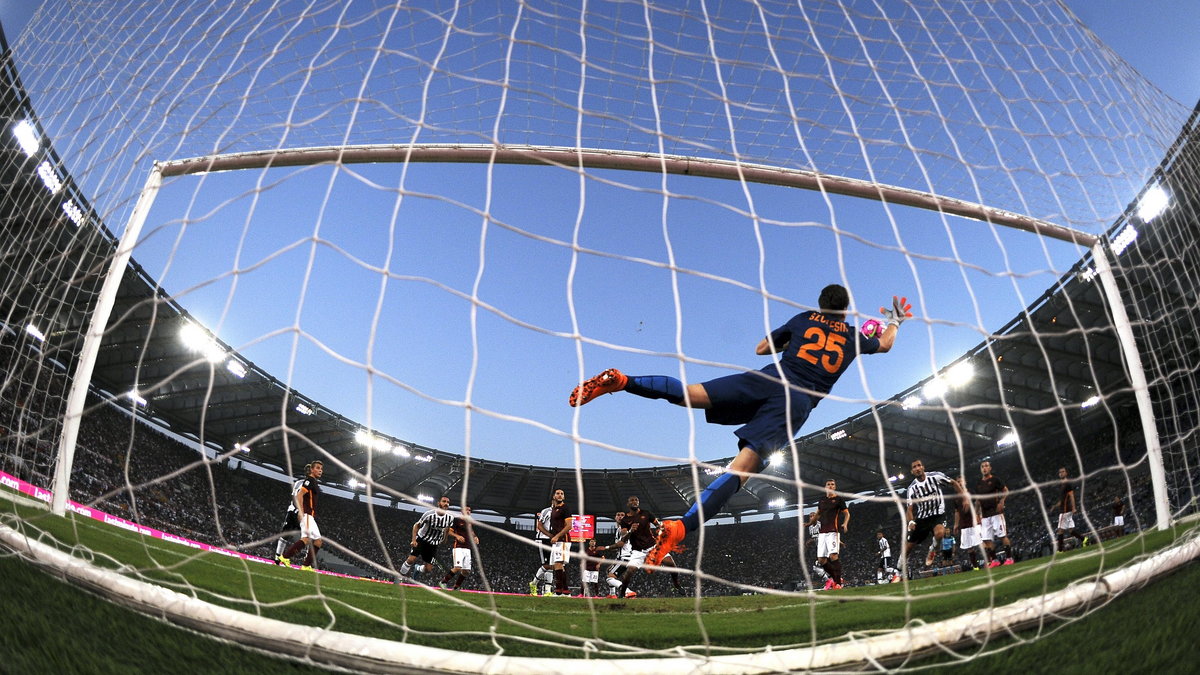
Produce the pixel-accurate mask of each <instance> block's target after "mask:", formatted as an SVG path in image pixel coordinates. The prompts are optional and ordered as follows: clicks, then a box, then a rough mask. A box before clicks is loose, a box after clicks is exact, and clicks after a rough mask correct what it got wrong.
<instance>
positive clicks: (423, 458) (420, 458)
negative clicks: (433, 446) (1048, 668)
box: [416, 455, 433, 462]
mask: <svg viewBox="0 0 1200 675" xmlns="http://www.w3.org/2000/svg"><path fill="white" fill-rule="evenodd" d="M416 460H417V461H418V462H432V461H433V456H432V455H417V456H416Z"/></svg>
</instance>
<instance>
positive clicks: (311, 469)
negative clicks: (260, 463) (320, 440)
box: [283, 460, 325, 570]
mask: <svg viewBox="0 0 1200 675" xmlns="http://www.w3.org/2000/svg"><path fill="white" fill-rule="evenodd" d="M324 472H325V465H324V464H323V463H322V462H321V461H320V460H317V461H315V462H313V463H312V464H309V465H308V475H307V476H305V477H304V483H303V484H301V485H300V489H299V490H297V491H296V496H295V497H294V500H293V501H295V503H296V511H297V512H298V513H299V514H300V539H299V540H298V541H297V542H296V543H294V544H292V545H291V546H289V547H288V550H287V551H285V552H284V554H283V560H284V561H290V560H291V558H292V556H294V555H296V553H298V552H299V551H300V549H302V548H305V547H307V548H308V555H307V556H305V559H304V563H303V564H302V565H301V566H300V569H302V570H311V569H313V566H314V565H316V564H317V550H318V549H320V548H321V528H319V527H317V502H318V501H320V497H321V486H320V484H319V483H318V482H317V481H319V480H320V479H321V474H323V473H324ZM310 544H311V545H310ZM285 564H286V563H285Z"/></svg>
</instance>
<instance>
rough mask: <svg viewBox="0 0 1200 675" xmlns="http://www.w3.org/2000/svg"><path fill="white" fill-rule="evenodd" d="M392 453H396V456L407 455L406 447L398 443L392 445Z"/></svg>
mask: <svg viewBox="0 0 1200 675" xmlns="http://www.w3.org/2000/svg"><path fill="white" fill-rule="evenodd" d="M392 454H393V455H396V456H397V457H408V456H409V452H408V448H406V447H404V446H403V445H400V444H399V443H397V444H396V445H393V446H392Z"/></svg>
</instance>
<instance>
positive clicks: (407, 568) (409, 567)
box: [400, 561, 412, 577]
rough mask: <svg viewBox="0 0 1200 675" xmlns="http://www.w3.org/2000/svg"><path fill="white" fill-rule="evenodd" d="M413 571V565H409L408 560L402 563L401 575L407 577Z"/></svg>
mask: <svg viewBox="0 0 1200 675" xmlns="http://www.w3.org/2000/svg"><path fill="white" fill-rule="evenodd" d="M411 571H412V565H409V564H408V562H407V561H405V562H402V563H400V576H403V577H406V576H408V573H409V572H411Z"/></svg>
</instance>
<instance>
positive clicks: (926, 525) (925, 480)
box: [901, 459, 955, 567]
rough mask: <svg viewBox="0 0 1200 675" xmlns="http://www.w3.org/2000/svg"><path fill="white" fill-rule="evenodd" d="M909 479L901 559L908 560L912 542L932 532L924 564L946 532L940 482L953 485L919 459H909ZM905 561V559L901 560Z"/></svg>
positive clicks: (915, 543)
mask: <svg viewBox="0 0 1200 675" xmlns="http://www.w3.org/2000/svg"><path fill="white" fill-rule="evenodd" d="M911 468H912V476H913V482H912V484H911V485H909V486H908V493H907V496H908V537H907V538H906V539H905V540H904V553H903V554H902V556H901V560H903V561H907V560H908V553H909V551H911V550H912V549H913V547H914V546H916V545H918V544H920V543H921V542H923V541H925V537H928V536H929V535H930V533H932V534H933V546H932V547H931V548H930V549H929V555H927V556H926V557H925V566H926V567H929V566H930V565H932V564H933V557H934V555H936V552H937V551H940V550H941V549H942V537H943V536H945V534H946V494H945V492H943V491H942V486H943V485H949V486H951V489H952V490H953V489H955V488H954V481H953V480H952V479H951V478H950V477H949V476H947V475H946V474H944V473H942V472H941V471H926V470H925V465H924V464H922V463H921V460H919V459H918V460H916V461H914V462H913V463H912V467H911ZM902 565H907V563H902Z"/></svg>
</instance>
